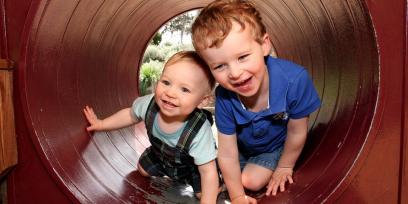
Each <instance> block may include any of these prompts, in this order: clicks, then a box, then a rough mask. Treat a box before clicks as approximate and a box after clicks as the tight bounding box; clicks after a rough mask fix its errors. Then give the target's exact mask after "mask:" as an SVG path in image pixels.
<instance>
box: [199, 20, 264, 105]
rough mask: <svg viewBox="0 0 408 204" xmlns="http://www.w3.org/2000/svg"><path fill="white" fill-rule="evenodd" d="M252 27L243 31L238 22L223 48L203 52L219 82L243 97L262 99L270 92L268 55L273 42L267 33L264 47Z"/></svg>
mask: <svg viewBox="0 0 408 204" xmlns="http://www.w3.org/2000/svg"><path fill="white" fill-rule="evenodd" d="M250 29H251V27H250V26H249V25H247V26H246V29H245V30H241V26H240V25H239V24H237V23H234V22H233V24H232V29H231V31H230V33H229V34H228V36H227V37H226V38H225V40H224V41H223V42H222V44H221V46H220V47H211V48H206V49H204V50H200V54H201V56H202V57H203V58H204V60H205V61H206V62H207V64H208V65H209V66H210V69H211V72H212V74H213V75H214V77H215V79H216V80H217V82H218V83H219V84H220V85H221V86H223V87H224V88H226V89H228V90H230V91H233V92H235V93H237V94H239V95H240V96H241V97H243V98H250V97H253V96H259V94H263V92H264V91H266V92H267V90H268V85H269V84H268V75H267V73H266V72H267V69H266V65H265V61H264V56H266V55H268V54H269V51H270V49H271V43H270V41H269V37H268V35H267V34H265V35H264V37H263V42H262V44H259V43H258V42H257V41H255V38H254V37H253V35H252V34H251V32H250Z"/></svg>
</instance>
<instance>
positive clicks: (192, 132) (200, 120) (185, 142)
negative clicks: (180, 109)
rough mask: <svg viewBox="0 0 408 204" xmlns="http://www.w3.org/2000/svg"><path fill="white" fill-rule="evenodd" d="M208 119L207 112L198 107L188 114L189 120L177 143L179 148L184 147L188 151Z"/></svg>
mask: <svg viewBox="0 0 408 204" xmlns="http://www.w3.org/2000/svg"><path fill="white" fill-rule="evenodd" d="M206 119H207V117H206V114H205V113H204V112H202V111H201V110H200V109H197V108H196V109H195V110H194V111H193V112H192V113H191V114H190V115H189V116H188V119H187V120H188V122H187V124H186V126H185V127H184V129H183V132H182V133H181V136H180V139H179V141H178V143H177V147H178V148H179V149H182V150H183V149H184V150H185V152H187V153H188V151H189V149H190V144H191V142H192V141H193V139H194V138H195V136H196V135H197V133H198V131H199V130H200V128H201V126H203V124H204V122H205V120H206Z"/></svg>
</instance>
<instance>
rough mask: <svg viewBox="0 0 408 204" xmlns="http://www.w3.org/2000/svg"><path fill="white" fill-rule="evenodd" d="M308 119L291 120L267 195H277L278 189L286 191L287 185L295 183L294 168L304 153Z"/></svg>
mask: <svg viewBox="0 0 408 204" xmlns="http://www.w3.org/2000/svg"><path fill="white" fill-rule="evenodd" d="M307 120H308V117H304V118H300V119H290V120H289V122H288V132H287V137H286V141H285V146H284V148H283V152H282V156H281V158H280V160H279V163H278V166H277V167H276V169H275V171H274V172H273V175H272V179H271V181H270V182H269V184H268V186H267V191H266V195H270V194H271V193H272V195H276V193H277V192H278V189H279V188H280V191H281V192H283V191H285V183H286V182H289V183H293V178H292V174H293V167H294V166H295V163H296V160H297V159H298V158H299V155H300V153H301V152H302V149H303V146H304V144H305V142H306V136H307Z"/></svg>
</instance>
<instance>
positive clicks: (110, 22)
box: [5, 0, 406, 203]
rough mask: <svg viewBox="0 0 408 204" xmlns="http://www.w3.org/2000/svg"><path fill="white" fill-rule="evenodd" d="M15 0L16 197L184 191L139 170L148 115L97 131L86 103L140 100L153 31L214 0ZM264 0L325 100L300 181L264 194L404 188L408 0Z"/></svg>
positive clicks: (158, 195) (319, 195) (280, 41)
mask: <svg viewBox="0 0 408 204" xmlns="http://www.w3.org/2000/svg"><path fill="white" fill-rule="evenodd" d="M7 2H8V1H6V7H5V8H6V11H9V14H10V15H11V16H13V15H14V16H15V17H16V18H14V20H13V19H11V18H8V19H11V21H8V26H9V27H10V31H9V32H11V34H15V36H12V35H11V34H10V33H9V35H8V36H9V38H10V39H11V40H9V41H8V42H9V47H10V49H11V52H12V53H11V56H12V55H13V52H14V53H18V55H17V54H15V56H17V57H16V59H17V62H18V64H17V69H16V71H15V73H14V74H15V83H14V84H15V91H14V95H15V100H14V104H15V109H16V128H17V140H18V151H19V158H18V161H19V163H18V165H17V166H16V167H15V169H14V170H13V172H12V174H11V175H10V177H9V179H8V201H9V203H177V202H180V201H179V199H180V198H181V197H183V195H182V193H180V194H177V192H163V191H162V190H161V189H162V188H160V186H155V185H154V183H152V181H151V180H149V179H146V178H143V177H142V176H140V175H139V174H138V173H137V172H136V168H137V167H136V165H137V161H138V158H139V156H140V155H141V153H142V152H143V150H144V148H146V147H147V146H149V141H148V138H147V137H146V130H145V129H144V125H143V124H138V125H136V126H135V127H129V128H124V129H121V130H117V131H111V132H100V133H96V134H89V133H88V132H87V131H86V130H85V127H86V126H87V122H86V120H85V118H84V116H83V114H82V109H83V107H84V106H85V105H91V106H93V107H94V109H95V111H96V112H97V113H98V114H99V116H100V117H106V116H108V115H110V114H112V113H114V112H116V111H117V110H119V109H121V108H124V107H128V106H130V105H131V103H132V101H133V100H134V99H135V98H136V97H138V94H139V91H138V90H139V89H138V86H139V82H138V78H139V77H138V75H139V67H140V65H141V59H142V56H143V53H144V50H145V48H146V46H147V44H148V42H149V40H150V39H151V38H152V36H153V35H154V34H155V32H156V31H157V30H158V29H159V28H160V27H161V26H162V25H163V24H164V23H166V22H167V21H168V20H170V19H171V18H172V17H174V16H176V15H178V14H181V13H183V12H186V11H189V10H192V9H197V8H200V7H203V6H205V5H206V4H207V3H209V2H210V1H208V0H205V1H202V0H200V1H199V0H189V1H187V0H166V1H161V0H92V1H86V0H76V1H71V0H70V1H68V0H64V1H61V0H32V1H23V0H16V1H14V2H15V3H13V4H12V3H10V2H9V3H7ZM27 2H29V3H27ZM254 2H255V4H256V5H257V7H258V8H259V10H260V12H261V13H262V16H263V20H264V23H265V24H266V27H267V32H268V33H269V35H270V36H271V40H272V44H273V47H274V48H275V51H276V54H277V56H278V57H280V58H284V59H288V60H292V61H294V62H296V63H298V64H301V65H303V66H304V67H306V68H307V69H308V71H309V73H310V75H311V77H312V79H313V82H314V84H315V86H316V89H317V91H318V93H319V96H320V98H321V100H322V106H321V108H320V109H319V110H318V111H317V112H315V113H313V114H312V115H311V117H310V120H309V136H308V140H307V143H306V146H305V149H304V151H303V153H302V155H301V157H300V159H299V161H298V163H297V166H296V169H295V171H296V172H295V175H294V179H295V183H294V184H293V185H290V186H288V190H287V191H286V192H284V193H280V194H278V196H276V197H265V196H262V194H260V196H259V197H258V201H259V202H260V203H321V202H339V203H342V202H348V201H359V202H373V201H375V200H376V199H377V200H378V199H382V200H384V201H390V203H395V202H393V201H396V202H398V201H401V200H403V199H405V197H403V196H402V193H401V192H402V191H403V190H404V188H402V187H403V186H402V185H400V182H401V180H400V178H401V177H400V176H399V175H401V170H402V171H403V170H404V169H401V164H402V163H401V162H404V158H405V157H404V156H403V151H402V149H403V147H404V146H403V145H402V146H401V143H400V142H401V141H402V139H403V137H404V135H403V134H402V132H403V130H404V128H401V121H402V119H401V112H402V113H404V112H403V111H404V108H403V106H404V103H403V98H402V97H401V92H398V91H397V90H401V88H403V86H404V79H403V77H404V73H405V72H403V70H404V66H405V65H404V60H406V56H404V54H403V53H404V52H403V50H405V49H406V44H404V43H405V42H406V41H405V38H404V36H405V33H406V31H405V27H404V22H405V19H404V16H405V15H406V13H405V12H406V11H405V7H406V2H405V1H403V0H395V1H392V2H387V1H386V0H379V1H369V0H366V1H362V0H341V1H338V0H307V1H299V0H283V1H281V0H279V1H278V0H276V1H275V0H269V1H260V0H259V1H254ZM7 5H9V6H7ZM13 9H14V10H13ZM18 9H20V10H18ZM6 14H7V12H6ZM387 14H392V15H387ZM17 31H21V32H17ZM13 32H14V33H13ZM16 36H20V38H18V37H16ZM16 39H17V40H16ZM13 49H14V51H13ZM396 114H397V115H398V114H399V117H397V118H394V115H396ZM392 118H393V119H392ZM388 119H391V120H388ZM387 176H389V177H387ZM390 177H391V178H390ZM379 183H381V185H376V184H379ZM384 186H386V187H384ZM401 189H402V190H401ZM379 192H380V193H381V194H377V193H379Z"/></svg>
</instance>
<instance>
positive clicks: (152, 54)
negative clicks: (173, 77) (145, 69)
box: [143, 45, 166, 63]
mask: <svg viewBox="0 0 408 204" xmlns="http://www.w3.org/2000/svg"><path fill="white" fill-rule="evenodd" d="M165 57H166V55H165V54H164V53H163V52H162V50H161V48H159V47H158V46H157V45H149V46H148V47H147V49H146V51H145V53H144V56H143V63H148V62H150V61H159V62H164V60H165Z"/></svg>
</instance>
